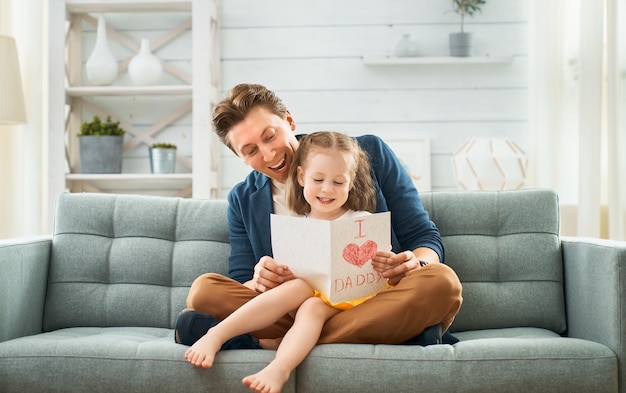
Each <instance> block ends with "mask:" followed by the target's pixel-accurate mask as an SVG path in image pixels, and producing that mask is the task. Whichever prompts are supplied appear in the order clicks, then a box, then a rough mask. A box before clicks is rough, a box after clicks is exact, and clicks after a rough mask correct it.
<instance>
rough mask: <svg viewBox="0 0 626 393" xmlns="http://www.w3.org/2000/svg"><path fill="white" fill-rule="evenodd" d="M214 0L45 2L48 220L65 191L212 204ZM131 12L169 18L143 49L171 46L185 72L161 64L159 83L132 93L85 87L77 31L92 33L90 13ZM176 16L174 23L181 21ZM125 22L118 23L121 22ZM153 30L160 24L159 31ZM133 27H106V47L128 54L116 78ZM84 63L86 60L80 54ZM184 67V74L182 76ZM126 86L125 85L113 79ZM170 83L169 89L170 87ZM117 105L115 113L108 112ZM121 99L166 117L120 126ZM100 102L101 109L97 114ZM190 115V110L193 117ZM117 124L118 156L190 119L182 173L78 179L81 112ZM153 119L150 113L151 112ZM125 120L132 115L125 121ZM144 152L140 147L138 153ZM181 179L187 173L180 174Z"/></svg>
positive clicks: (132, 42) (215, 179)
mask: <svg viewBox="0 0 626 393" xmlns="http://www.w3.org/2000/svg"><path fill="white" fill-rule="evenodd" d="M218 1H219V0H130V1H128V0H51V2H50V6H49V9H50V13H49V15H50V19H49V25H50V31H49V40H50V42H49V44H50V56H49V62H50V67H49V69H50V74H49V80H50V88H49V133H48V135H49V140H50V143H49V146H50V148H49V152H48V167H49V173H50V176H49V185H48V213H49V216H50V217H52V212H53V210H54V203H55V200H56V198H57V196H58V195H59V194H60V193H62V192H65V191H75V192H83V191H87V192H107V190H116V191H117V190H122V191H124V190H127V191H128V192H129V193H141V192H142V191H146V192H159V191H162V193H165V194H168V195H176V196H184V197H194V198H212V197H215V196H216V195H217V193H218V190H219V184H218V183H219V175H218V174H219V162H220V159H219V155H220V143H219V141H218V140H217V138H216V137H215V136H214V135H213V132H212V131H211V124H210V118H209V115H208V114H209V113H210V111H211V109H212V107H213V106H214V105H215V104H216V103H217V101H218V99H219V79H220V78H219V64H220V38H219V19H218V18H219V3H218ZM98 13H105V15H107V14H108V15H111V14H113V13H122V14H121V15H123V16H124V17H126V13H128V14H130V15H131V17H129V19H132V17H135V15H132V14H134V13H137V14H141V15H140V16H141V17H146V16H147V17H150V16H155V15H157V14H158V17H159V18H162V19H163V18H165V19H166V20H167V16H166V17H164V16H162V15H168V13H170V14H171V13H176V14H177V20H178V19H182V22H180V23H179V22H176V23H175V25H173V26H165V27H163V28H162V31H160V30H161V28H160V27H159V34H160V35H159V36H158V37H157V38H155V39H153V40H151V48H152V50H153V51H156V50H158V49H160V48H165V47H168V46H176V45H177V47H176V48H177V49H176V51H177V53H181V52H182V53H184V52H185V51H186V52H187V55H188V59H187V62H188V64H190V66H187V67H186V68H181V67H177V65H176V64H171V63H169V62H165V61H163V62H162V66H163V72H164V73H167V81H168V82H167V83H169V84H165V85H157V86H133V85H132V84H131V83H130V82H127V83H124V82H120V83H114V84H113V85H111V86H90V85H89V83H88V81H87V80H86V78H85V76H84V59H85V57H86V54H85V53H83V52H84V50H88V49H85V48H83V46H84V45H83V39H84V35H85V31H84V28H85V26H92V28H95V27H96V26H97V14H98ZM181 14H182V16H181ZM121 19H122V20H125V19H124V18H121ZM159 26H160V25H159ZM133 27H134V26H124V27H123V28H121V29H119V28H118V29H116V28H113V27H112V26H110V25H109V24H107V35H108V39H109V44H110V45H111V42H115V43H116V45H119V46H120V47H123V48H125V49H126V51H127V52H128V53H129V55H128V56H127V57H126V58H117V57H116V59H117V60H118V64H119V73H118V75H121V74H123V73H125V72H127V68H128V63H129V62H130V60H131V58H132V56H134V54H135V53H137V51H138V49H139V46H140V39H137V37H136V34H135V36H133V35H132V34H129V33H128V31H129V30H130V31H132V30H133ZM87 56H88V54H87ZM189 68H190V71H189ZM118 80H122V81H124V80H128V78H126V79H124V78H118ZM172 81H173V82H172ZM118 98H119V99H120V101H119V102H120V104H119V105H118V106H121V107H122V110H120V111H119V113H114V111H112V110H111V108H110V103H111V102H117V101H115V100H117V99H118ZM128 100H162V101H161V102H163V100H164V102H165V106H166V107H168V104H167V103H168V100H171V105H169V109H168V111H167V112H168V113H155V114H154V120H153V122H154V123H153V124H152V125H151V126H149V127H145V125H144V126H143V127H138V126H136V125H135V124H133V123H132V119H131V120H129V119H128V117H129V116H128V113H127V112H128V111H127V108H124V107H123V106H124V102H128ZM103 101H106V102H107V103H109V107H108V108H104V107H101V106H100V105H101V104H102V102H103ZM195 108H198V110H194V109H195ZM86 112H88V113H89V114H93V115H99V116H101V117H106V116H108V115H111V117H112V118H113V119H114V120H120V121H121V122H122V126H123V127H124V128H125V130H126V131H127V134H126V137H125V144H124V150H125V152H126V151H130V150H132V149H136V148H137V147H138V146H141V145H146V146H149V145H150V144H151V143H153V142H155V141H157V138H158V135H159V133H160V132H162V131H163V130H165V129H166V128H167V127H169V126H170V125H171V124H173V123H174V122H175V121H177V120H179V119H181V118H183V117H186V118H187V117H189V116H191V130H190V132H189V134H190V137H191V138H190V139H189V141H188V143H190V146H188V147H189V149H188V150H191V157H178V158H177V160H178V165H177V166H179V168H182V169H181V170H182V171H183V172H185V173H176V174H171V175H169V174H168V175H154V174H151V173H122V174H111V175H109V174H107V175H99V174H82V173H80V162H79V161H80V160H79V157H80V156H79V152H78V141H77V137H76V134H77V133H78V132H79V129H80V124H81V123H82V122H83V121H85V120H88V119H83V116H84V113H86ZM155 112H156V111H155ZM131 117H132V116H131ZM146 149H147V147H146ZM187 172H188V173H187Z"/></svg>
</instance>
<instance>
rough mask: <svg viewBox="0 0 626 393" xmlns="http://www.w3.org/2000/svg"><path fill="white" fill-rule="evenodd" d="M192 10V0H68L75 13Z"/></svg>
mask: <svg viewBox="0 0 626 393" xmlns="http://www.w3.org/2000/svg"><path fill="white" fill-rule="evenodd" d="M190 10H191V0H67V11H68V12H71V13H75V14H79V13H88V12H140V11H143V12H145V11H170V12H174V11H190Z"/></svg>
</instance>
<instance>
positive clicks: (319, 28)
mask: <svg viewBox="0 0 626 393" xmlns="http://www.w3.org/2000/svg"><path fill="white" fill-rule="evenodd" d="M451 5H452V1H451V0H393V1H380V0H341V1H337V0H317V1H293V0H274V1H271V2H267V1H266V2H259V1H256V0H229V1H225V2H223V3H222V20H221V27H222V30H221V34H222V81H221V86H222V89H223V92H222V93H225V92H226V91H227V90H228V89H230V88H231V87H233V86H234V85H236V84H237V83H242V82H247V83H261V84H264V85H266V86H268V87H269V88H271V89H272V90H274V91H276V92H277V93H278V94H279V96H281V97H282V98H283V99H284V101H285V103H286V105H287V106H288V108H289V109H290V110H291V113H292V114H293V115H294V117H295V120H296V123H297V124H298V131H299V132H301V133H308V132H312V131H316V130H329V129H332V130H338V131H343V132H346V133H349V134H351V135H360V134H364V133H375V134H378V135H380V136H381V137H383V138H387V139H406V138H409V139H410V138H422V137H425V138H429V139H430V141H431V168H432V174H431V178H432V188H433V189H434V190H442V189H450V188H455V187H456V185H455V180H454V176H453V171H452V165H451V157H452V154H453V153H454V151H455V150H456V149H457V148H458V147H459V146H460V145H461V144H462V143H463V141H465V140H466V139H469V138H470V137H506V138H511V139H513V140H515V141H516V142H517V143H518V144H519V145H520V146H521V147H522V148H524V149H526V150H527V146H528V142H529V137H528V129H527V120H528V115H527V99H528V66H527V64H528V62H527V54H528V33H527V28H528V23H527V13H528V10H527V8H528V1H527V0H497V1H495V0H491V1H488V2H487V4H485V5H484V6H483V12H482V13H481V14H477V15H476V16H475V17H474V18H472V19H469V20H467V21H466V31H471V32H472V33H473V34H474V39H475V48H474V54H475V55H476V56H487V55H490V56H515V60H514V61H513V62H512V63H510V64H474V65H407V66H365V65H363V63H362V57H363V56H381V55H393V53H394V48H395V45H396V43H397V42H398V41H399V40H400V38H401V36H402V34H404V33H409V34H411V35H412V37H413V38H414V39H415V40H416V41H417V42H418V44H419V47H420V54H421V55H423V56H447V55H448V33H450V32H455V31H458V30H459V17H458V16H457V15H456V14H454V13H453V12H451V11H450V10H451ZM222 168H223V170H222V173H223V178H222V190H221V191H222V196H225V195H226V193H227V192H228V190H229V189H230V188H231V187H232V186H233V185H234V184H236V183H237V182H238V181H240V180H241V179H243V177H244V176H245V174H246V173H247V172H248V168H246V167H245V166H244V165H243V164H242V163H241V162H240V160H239V159H238V158H237V157H235V156H234V155H233V153H232V152H230V151H229V150H228V149H225V148H224V149H223V156H222Z"/></svg>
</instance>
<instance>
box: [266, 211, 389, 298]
mask: <svg viewBox="0 0 626 393" xmlns="http://www.w3.org/2000/svg"><path fill="white" fill-rule="evenodd" d="M271 228H272V251H273V254H274V259H275V260H276V262H278V263H279V264H282V265H287V266H289V268H290V269H291V271H292V272H293V273H294V275H295V276H296V277H300V278H302V279H304V280H306V281H307V282H308V283H309V285H311V286H312V287H313V288H315V289H317V290H318V291H320V292H321V293H323V294H324V295H325V296H326V297H327V298H328V299H329V300H330V302H331V303H339V302H344V301H349V300H353V299H358V298H361V297H365V296H369V295H372V294H374V293H376V292H378V291H380V290H381V289H383V288H385V286H386V284H387V281H386V279H384V278H383V277H381V276H380V275H379V274H378V272H376V271H375V270H374V268H373V267H372V264H371V258H372V257H373V256H374V255H375V254H376V251H389V250H391V213H389V212H385V213H376V214H371V215H365V216H360V217H351V218H344V219H339V220H335V221H327V220H316V219H312V218H303V217H292V216H281V215H275V214H272V216H271Z"/></svg>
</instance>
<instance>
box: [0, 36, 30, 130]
mask: <svg viewBox="0 0 626 393" xmlns="http://www.w3.org/2000/svg"><path fill="white" fill-rule="evenodd" d="M25 121H26V111H25V109H24V94H23V92H22V79H21V78H20V66H19V63H18V59H17V47H16V45H15V40H14V39H13V38H12V37H7V36H2V35H0V124H18V123H24V122H25Z"/></svg>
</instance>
